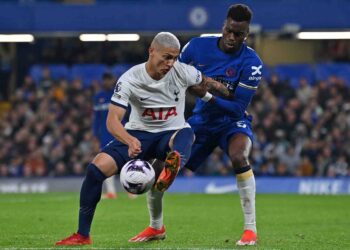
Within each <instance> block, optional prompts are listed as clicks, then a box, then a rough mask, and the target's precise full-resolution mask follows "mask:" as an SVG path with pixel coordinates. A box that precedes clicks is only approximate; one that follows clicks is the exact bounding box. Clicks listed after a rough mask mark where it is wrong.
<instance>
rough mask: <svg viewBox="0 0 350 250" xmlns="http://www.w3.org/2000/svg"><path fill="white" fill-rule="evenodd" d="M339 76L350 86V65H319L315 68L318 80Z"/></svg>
mask: <svg viewBox="0 0 350 250" xmlns="http://www.w3.org/2000/svg"><path fill="white" fill-rule="evenodd" d="M334 75H335V76H337V77H339V78H342V79H343V80H345V81H346V83H347V85H350V64H348V63H319V64H317V65H316V66H315V77H316V80H322V79H323V80H325V79H328V78H329V77H330V76H334Z"/></svg>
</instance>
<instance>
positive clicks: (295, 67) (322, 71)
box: [29, 63, 350, 88]
mask: <svg viewBox="0 0 350 250" xmlns="http://www.w3.org/2000/svg"><path fill="white" fill-rule="evenodd" d="M132 66H133V65H132V64H116V65H114V66H112V67H108V66H106V65H104V64H75V65H73V66H72V67H71V68H69V67H67V65H64V64H49V65H41V64H36V65H33V66H32V67H31V68H30V71H29V74H30V75H31V76H32V78H33V79H34V81H35V82H36V83H38V82H39V81H40V79H41V78H42V71H43V69H44V68H45V67H48V68H49V69H50V71H51V77H52V78H53V79H54V80H58V79H60V78H66V79H68V80H69V81H70V80H73V79H76V78H80V79H81V80H82V81H83V85H84V86H85V87H88V86H90V85H91V82H92V81H93V80H97V81H100V80H101V78H102V75H103V73H105V72H111V73H112V74H113V75H115V76H116V77H120V76H121V75H122V74H123V73H124V72H125V71H127V70H128V69H130V68H131V67H132ZM272 73H276V74H277V75H278V76H279V78H280V79H281V80H282V81H289V83H290V85H291V86H292V87H294V88H297V87H298V86H299V80H300V79H301V78H305V79H306V80H307V81H308V82H309V83H310V84H311V85H314V84H316V83H317V81H319V80H321V79H322V80H327V79H328V78H329V77H330V76H332V75H336V76H338V77H340V78H342V79H344V80H345V81H346V83H347V84H348V85H350V64H346V63H320V64H316V65H314V66H313V65H310V64H280V65H277V66H275V67H271V66H265V69H264V73H263V75H264V78H265V79H270V77H271V74H272Z"/></svg>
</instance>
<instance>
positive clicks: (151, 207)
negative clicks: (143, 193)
mask: <svg viewBox="0 0 350 250" xmlns="http://www.w3.org/2000/svg"><path fill="white" fill-rule="evenodd" d="M163 195H164V193H163V192H160V191H158V190H153V188H152V189H151V190H150V191H149V192H148V193H147V205H148V212H149V216H150V222H151V223H150V226H151V227H153V228H155V229H161V228H162V226H163Z"/></svg>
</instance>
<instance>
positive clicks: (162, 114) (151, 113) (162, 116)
mask: <svg viewBox="0 0 350 250" xmlns="http://www.w3.org/2000/svg"><path fill="white" fill-rule="evenodd" d="M170 116H177V112H176V107H170V108H146V109H145V110H144V111H143V113H142V117H150V118H151V119H152V120H164V121H165V120H168V118H169V117H170Z"/></svg>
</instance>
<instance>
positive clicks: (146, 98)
mask: <svg viewBox="0 0 350 250" xmlns="http://www.w3.org/2000/svg"><path fill="white" fill-rule="evenodd" d="M149 98H151V97H150V96H149V97H145V98H142V97H141V98H140V101H141V102H143V101H146V100H148V99H149Z"/></svg>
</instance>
